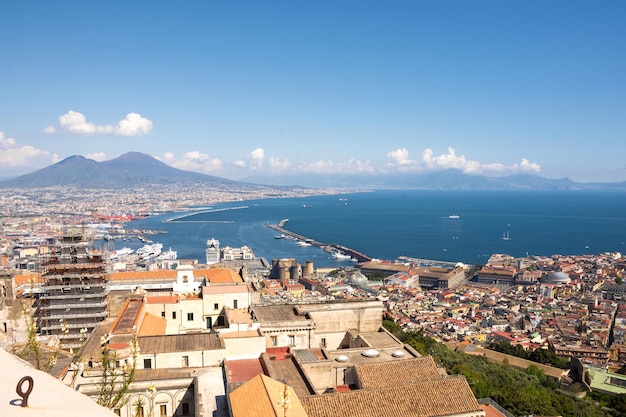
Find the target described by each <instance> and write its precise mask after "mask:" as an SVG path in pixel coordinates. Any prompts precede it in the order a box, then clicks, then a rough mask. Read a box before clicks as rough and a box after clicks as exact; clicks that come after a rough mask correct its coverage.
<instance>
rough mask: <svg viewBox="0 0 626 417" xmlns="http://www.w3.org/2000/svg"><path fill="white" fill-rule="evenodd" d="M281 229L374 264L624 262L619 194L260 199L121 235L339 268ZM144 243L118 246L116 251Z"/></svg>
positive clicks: (183, 254) (195, 211) (199, 210)
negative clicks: (531, 258) (604, 256)
mask: <svg viewBox="0 0 626 417" xmlns="http://www.w3.org/2000/svg"><path fill="white" fill-rule="evenodd" d="M281 220H286V221H285V225H284V227H285V228H286V229H288V230H290V231H292V232H295V233H298V234H300V235H303V236H306V237H309V238H311V239H314V240H316V241H320V242H324V243H336V244H340V245H343V246H347V247H349V248H352V249H354V250H357V251H359V252H361V253H364V254H366V255H368V256H370V257H372V258H377V259H384V260H395V259H397V258H399V257H402V256H406V257H411V258H418V259H426V260H437V261H448V262H462V263H465V264H485V263H486V262H487V260H488V259H489V257H490V256H491V255H492V254H494V253H502V254H508V255H512V256H515V257H523V256H528V255H537V256H552V255H555V254H560V255H585V254H599V253H603V252H622V251H624V250H625V246H624V242H626V193H624V192H621V191H423V190H379V191H369V192H358V193H346V194H338V195H324V196H315V197H303V198H280V199H260V200H251V201H238V202H232V203H222V204H215V205H212V206H203V207H193V208H190V209H189V210H188V211H185V212H175V213H165V214H159V215H154V216H150V217H148V218H145V219H140V220H135V221H132V222H129V223H127V224H126V228H127V229H131V228H136V229H150V230H159V231H162V232H164V233H162V234H158V235H150V236H146V237H149V238H150V239H152V240H153V241H154V242H160V243H162V244H163V246H164V247H163V249H164V250H166V249H170V248H171V249H172V250H175V251H177V252H178V258H184V259H189V258H191V259H198V260H199V262H200V263H203V262H205V252H204V251H205V248H206V241H207V240H208V239H211V238H215V239H217V240H219V241H220V246H221V247H224V246H231V247H241V246H244V245H245V246H248V247H250V248H251V249H252V250H253V251H254V253H255V254H256V256H258V257H264V258H266V259H267V260H268V261H271V260H272V259H279V258H296V259H297V260H298V261H299V262H300V263H304V262H306V261H308V260H311V261H313V264H314V266H316V267H335V266H336V267H341V266H347V265H349V264H350V261H346V260H336V259H334V258H332V256H331V255H330V254H329V253H328V252H325V251H323V250H322V249H321V248H319V247H315V246H309V247H302V246H298V245H296V242H295V241H294V240H292V239H277V238H275V236H276V235H277V232H276V231H274V230H272V229H270V228H269V227H267V225H268V224H277V223H279V222H280V221H281ZM142 245H143V243H142V242H140V241H138V240H136V239H133V240H131V241H130V242H128V241H122V240H119V239H118V240H116V242H115V246H116V248H118V249H119V248H120V247H123V246H127V247H131V248H133V249H136V248H138V247H140V246H142Z"/></svg>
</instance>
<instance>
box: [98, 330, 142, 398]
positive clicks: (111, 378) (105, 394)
mask: <svg viewBox="0 0 626 417" xmlns="http://www.w3.org/2000/svg"><path fill="white" fill-rule="evenodd" d="M108 343H109V341H108V339H107V338H106V337H103V338H102V340H101V347H102V376H101V377H100V380H99V381H98V398H97V400H96V402H97V403H98V404H100V405H102V406H104V407H107V408H110V409H120V408H121V407H123V406H124V405H125V404H126V403H127V402H128V399H129V398H128V389H129V387H130V384H131V383H132V382H133V380H134V379H135V369H136V368H137V355H138V347H139V343H138V342H137V340H136V339H134V340H133V341H132V342H131V344H130V349H131V362H130V363H127V362H125V363H124V366H122V367H121V368H118V367H117V362H118V357H117V355H116V354H115V352H114V351H113V350H111V349H109V346H108Z"/></svg>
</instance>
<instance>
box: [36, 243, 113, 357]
mask: <svg viewBox="0 0 626 417" xmlns="http://www.w3.org/2000/svg"><path fill="white" fill-rule="evenodd" d="M41 280H42V289H41V295H40V297H39V300H38V302H37V303H36V310H35V316H36V320H37V327H38V328H39V331H40V333H41V334H42V335H47V336H57V337H58V338H59V340H60V347H61V348H63V349H68V350H69V349H76V348H79V347H80V346H81V345H82V342H83V341H84V339H85V338H86V334H89V333H91V331H92V330H93V329H94V327H96V325H97V324H98V323H99V322H100V321H102V320H103V319H104V318H106V317H107V312H106V306H107V303H106V296H107V293H108V288H107V284H108V274H107V273H106V271H105V264H104V261H103V259H102V257H101V255H100V254H99V253H96V252H95V251H93V248H92V247H91V245H90V243H89V242H87V241H86V239H85V238H84V236H83V235H82V234H80V233H71V232H70V233H66V234H64V235H62V236H61V237H60V238H59V239H58V241H57V244H56V249H55V250H53V251H51V253H50V254H49V257H48V259H47V260H46V261H45V262H44V264H43V266H42V272H41Z"/></svg>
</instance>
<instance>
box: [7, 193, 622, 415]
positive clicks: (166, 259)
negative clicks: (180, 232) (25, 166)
mask: <svg viewBox="0 0 626 417" xmlns="http://www.w3.org/2000/svg"><path fill="white" fill-rule="evenodd" d="M6 191H7V192H6V193H5V194H4V195H3V196H2V197H1V201H0V211H1V212H2V224H1V227H2V236H1V239H2V240H1V245H0V248H1V249H2V251H1V253H2V258H1V259H2V269H1V272H2V275H1V277H2V306H3V310H2V313H1V316H0V318H1V320H0V321H1V322H2V326H3V327H2V329H0V330H2V332H0V334H2V341H1V343H2V345H3V347H4V348H5V349H6V350H7V351H9V352H13V353H15V354H17V355H18V356H20V355H21V356H22V357H24V358H26V359H27V360H29V361H30V362H31V363H33V364H34V366H35V367H37V368H38V369H45V370H46V371H47V372H48V373H49V374H50V375H53V376H55V377H57V378H58V379H59V380H60V381H63V383H65V384H67V385H68V386H69V387H72V388H73V389H75V390H76V391H78V392H80V393H83V394H85V395H87V396H89V397H91V398H92V399H94V400H95V401H97V402H98V403H100V404H101V405H102V404H104V405H105V406H106V407H108V408H110V409H112V410H113V411H114V412H115V413H116V414H117V415H121V416H129V417H130V416H134V415H137V413H139V414H141V413H148V415H150V414H152V413H161V415H176V416H178V415H181V416H187V415H188V416H204V415H218V416H231V415H232V416H240V415H251V414H250V413H252V415H257V414H254V413H255V411H254V410H252V411H251V408H250V407H251V405H250V404H249V403H248V401H247V399H246V397H247V396H248V395H252V394H251V392H255V391H257V390H258V389H259V387H258V386H257V385H259V384H260V386H264V387H266V388H265V389H266V390H267V392H266V394H265V395H266V396H267V401H269V403H268V406H272V407H274V406H275V404H276V403H277V402H279V401H281V400H280V398H279V397H277V395H278V394H277V393H281V395H283V396H287V397H288V398H289V400H290V401H291V403H290V404H289V408H288V409H287V408H285V409H283V411H288V413H286V414H285V415H306V416H326V415H329V416H330V415H344V414H334V413H337V408H336V407H340V408H341V407H347V409H350V408H351V407H353V406H354V404H359V403H360V402H361V401H363V400H361V399H359V398H360V397H359V395H366V396H367V395H371V394H372V393H373V392H374V391H376V390H383V391H382V392H381V393H380V394H377V395H383V396H384V395H388V394H389V393H391V392H395V393H396V394H397V395H403V396H410V395H412V394H411V390H413V389H415V390H420V392H423V390H424V389H425V387H428V389H429V390H433V391H432V394H431V395H432V396H434V397H429V396H426V397H425V398H428V400H426V399H425V400H424V401H427V402H428V404H430V405H428V406H426V405H423V406H420V405H419V404H417V403H415V404H413V403H412V404H411V405H410V408H411V409H413V408H416V407H417V408H419V407H427V408H428V410H429V411H426V412H425V414H419V413H418V414H410V412H408V411H407V410H403V409H402V408H394V407H395V406H394V405H390V404H387V403H384V406H383V405H379V406H377V407H375V408H369V409H367V410H368V411H367V412H368V413H369V414H368V415H376V414H377V413H379V412H380V407H385V409H389V410H393V412H394V413H406V414H404V415H459V416H460V415H467V413H471V414H472V415H476V416H492V415H505V416H510V415H518V414H514V412H516V413H519V410H514V412H512V411H508V410H506V409H505V408H503V405H502V404H498V403H497V402H495V401H494V400H493V399H492V398H481V397H477V396H476V394H474V393H472V387H471V386H470V385H467V382H463V381H466V377H461V378H462V379H459V375H457V374H450V373H449V372H446V370H445V369H443V368H442V365H441V364H439V365H437V364H436V362H433V357H432V356H431V355H422V354H420V353H419V352H418V351H417V350H416V349H415V348H414V347H412V346H411V345H410V344H407V343H404V342H402V336H399V334H398V333H397V331H398V330H400V331H401V332H402V333H404V334H414V333H415V332H417V333H419V334H421V335H423V336H424V337H427V338H431V339H432V340H435V341H437V342H439V343H441V344H442V345H443V346H446V348H447V349H449V350H451V351H454V352H459V353H461V354H463V355H471V356H479V357H484V358H486V359H487V360H488V361H490V362H493V363H498V364H502V365H503V366H507V367H515V368H517V369H521V370H525V369H528V368H529V367H531V366H532V367H537V368H538V369H540V370H541V372H542V373H543V374H544V375H545V376H546V377H547V378H549V379H550V380H551V381H553V383H554V384H556V386H558V387H560V390H564V391H568V392H572V393H576V395H578V396H580V394H582V393H592V392H593V393H596V392H598V393H603V394H604V395H609V396H611V395H612V396H619V395H624V394H626V392H625V391H624V390H625V388H624V387H623V384H624V382H626V376H623V375H622V372H624V370H626V309H625V308H624V301H623V299H624V296H625V293H626V290H625V288H626V287H625V286H624V285H623V278H624V273H625V272H624V271H625V270H626V258H624V257H623V256H622V254H621V253H618V252H613V253H601V254H597V255H584V256H565V255H554V256H527V257H523V258H515V257H513V256H510V255H507V254H492V255H491V257H490V258H489V260H488V261H487V262H486V263H485V264H484V265H466V264H463V263H460V262H449V261H441V260H426V259H415V258H410V257H401V258H400V259H395V260H380V259H373V258H371V257H369V256H367V255H365V254H361V253H359V252H357V251H354V250H353V249H351V248H346V247H341V246H338V245H327V244H325V243H323V242H318V241H314V240H312V239H309V238H307V237H305V236H301V235H298V234H295V233H292V232H290V231H289V230H288V224H285V223H279V224H276V225H269V226H271V227H272V228H274V231H275V232H276V233H277V234H276V235H275V236H274V238H275V239H292V240H294V241H295V242H296V247H297V246H298V245H318V246H320V247H321V248H322V249H323V250H325V251H327V252H328V253H329V255H331V256H335V257H346V258H350V261H351V262H348V263H347V264H343V266H338V267H334V268H333V267H324V268H321V267H320V268H318V267H316V266H315V265H314V263H313V261H307V262H306V263H304V264H301V263H298V261H297V260H296V259H295V258H292V259H288V258H281V259H264V258H259V257H257V256H256V255H255V253H254V248H253V247H252V248H251V247H247V246H244V247H241V248H232V247H229V246H223V245H221V244H220V241H219V240H217V239H215V238H213V237H210V236H208V237H207V242H206V248H204V252H205V257H204V258H202V259H178V257H177V254H176V251H175V249H176V248H170V250H162V249H163V248H162V246H163V245H160V244H155V243H153V241H152V240H151V239H152V238H155V236H154V234H156V233H158V231H153V230H134V229H132V228H128V229H127V225H128V224H129V223H131V222H132V221H133V219H137V218H144V217H147V216H151V215H155V214H159V213H162V212H172V213H176V212H182V213H184V212H185V210H187V209H188V207H189V205H190V204H192V203H193V204H198V203H201V204H209V203H215V202H220V201H233V196H236V197H234V198H235V201H238V200H239V199H244V200H245V199H260V198H293V197H301V196H303V195H315V194H317V193H322V194H328V193H330V194H332V193H338V191H337V190H330V189H324V190H319V189H308V190H306V191H303V190H293V191H292V192H286V191H285V190H282V191H280V190H273V189H271V188H270V189H268V190H265V191H264V192H263V193H259V191H258V190H253V191H251V192H250V191H245V190H238V191H237V192H234V190H233V191H231V192H229V191H228V190H224V191H219V192H215V191H210V190H205V191H204V193H200V192H199V190H195V189H193V190H186V191H184V190H181V189H177V190H176V191H172V192H166V190H163V189H159V190H158V191H156V193H157V194H155V191H154V190H151V189H150V188H148V187H147V188H146V189H144V190H136V191H134V192H132V193H131V192H129V193H124V192H120V191H115V192H113V191H108V190H78V189H76V190H71V192H69V193H68V192H67V191H68V190H65V193H60V191H61V189H56V188H49V189H7V190H6ZM164 194H171V195H176V198H172V199H171V200H168V199H163V198H162V197H160V196H162V195H164ZM342 200H347V199H345V198H344V199H342ZM152 201H158V205H152V204H151V203H150V202H152ZM278 233H280V234H278ZM126 236H128V237H130V236H133V238H139V239H141V240H142V241H143V243H144V246H142V247H140V248H139V249H137V250H136V251H135V250H126V251H121V250H116V249H114V247H111V248H110V249H107V247H106V246H102V245H99V246H98V245H95V244H94V242H96V241H106V240H107V239H124V238H125V237H126ZM355 320H356V321H355ZM390 322H393V323H395V325H394V326H395V327H394V328H395V329H396V331H395V332H394V331H392V330H393V329H386V328H385V326H383V323H390ZM386 327H389V326H386ZM29 332H30V333H29ZM33 332H36V334H35V335H33ZM29 340H30V342H29ZM33 341H34V343H35V344H34V346H37V347H36V348H33V346H32V345H31V344H32V343H33ZM29 346H30V348H29ZM34 352H37V355H36V356H34ZM541 352H543V353H542V354H541V355H540V354H539V353H541ZM107 354H110V355H111V357H110V358H114V360H113V362H114V363H115V365H114V370H116V369H117V370H118V371H117V372H118V373H119V375H120V378H122V376H124V375H129V371H128V369H130V368H132V370H133V378H132V381H130V382H129V384H128V387H126V388H125V391H124V395H125V397H124V398H126V400H125V401H120V402H118V403H113V402H111V403H106V402H103V400H102V394H101V392H100V388H98V387H99V386H100V385H99V384H102V382H101V381H102V380H103V378H104V376H103V375H106V374H107V372H108V371H107V366H109V365H107V363H108V362H107V360H106V358H107V356H105V355H107ZM35 358H37V359H35ZM43 358H45V359H43ZM439 360H440V359H439ZM42 361H48V362H46V366H43V365H42ZM370 362H371V364H369V365H368V363H370ZM412 367H416V368H415V369H413V368H412ZM120 369H121V371H119V370H120ZM165 371H167V373H166V374H165V373H164V372H165ZM353 372H356V373H353ZM370 373H371V374H370ZM383 373H391V374H393V375H396V378H397V373H401V374H402V375H407V377H408V376H409V375H413V374H415V373H417V374H419V375H420V376H419V383H418V382H417V381H414V382H411V381H410V380H407V381H404V382H402V381H401V380H399V379H398V380H397V381H396V382H395V385H394V384H390V385H388V386H385V387H383V386H381V385H380V382H376V381H377V378H380V376H379V377H376V376H375V375H383ZM114 374H115V372H114ZM462 374H463V373H461V375H462ZM340 375H341V376H340ZM366 375H370V376H366ZM428 375H430V376H428ZM442 375H443V377H442ZM455 375H456V376H455ZM259 378H260V379H259ZM368 378H374V379H373V380H372V381H371V382H367V381H368ZM442 378H443V379H442ZM620 381H622V382H620ZM272 384H273V385H272ZM406 384H409V385H406ZM416 384H417V385H416ZM459 384H460V385H459ZM113 385H114V386H116V387H119V386H123V384H121V383H119V382H118V383H117V385H116V384H113ZM192 386H193V387H194V389H193V390H191V389H190V387H192ZM272 386H275V387H277V388H278V389H274V388H271V389H270V388H268V387H272ZM401 387H403V388H401ZM474 389H475V387H474ZM272 390H273V391H276V392H273V391H272ZM385 390H390V391H385ZM447 390H450V391H449V392H448V391H447ZM429 392H430V391H429ZM452 392H454V393H455V394H454V395H460V397H459V400H458V402H454V403H451V402H448V401H444V402H436V404H433V403H432V401H435V400H434V398H447V397H449V396H450V395H452ZM146 393H148V394H146ZM332 393H335V394H334V397H333V398H332V400H331V398H330V397H332V395H331V394H332ZM348 393H353V394H354V395H352V396H350V395H343V394H348ZM461 393H463V394H461ZM254 395H258V394H254ZM355 395H356V396H355ZM364 398H365V397H364ZM283 401H284V398H283ZM344 401H345V402H346V403H345V404H343V402H344ZM272 404H274V405H272ZM331 404H332V405H331ZM342 404H343V405H342ZM381 404H382V403H381ZM504 405H509V404H504ZM347 409H346V410H347ZM139 410H141V411H139ZM411 412H413V411H411ZM498 413H500V414H498ZM144 415H146V414H144ZM258 415H261V414H258ZM345 415H352V414H350V412H348V411H345Z"/></svg>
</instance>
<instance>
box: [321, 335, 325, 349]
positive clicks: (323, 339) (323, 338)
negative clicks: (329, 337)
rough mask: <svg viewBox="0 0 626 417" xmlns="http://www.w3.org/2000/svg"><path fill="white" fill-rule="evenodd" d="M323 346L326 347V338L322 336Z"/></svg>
mask: <svg viewBox="0 0 626 417" xmlns="http://www.w3.org/2000/svg"><path fill="white" fill-rule="evenodd" d="M321 345H322V346H321V347H323V348H325V347H326V338H325V337H322V343H321Z"/></svg>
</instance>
